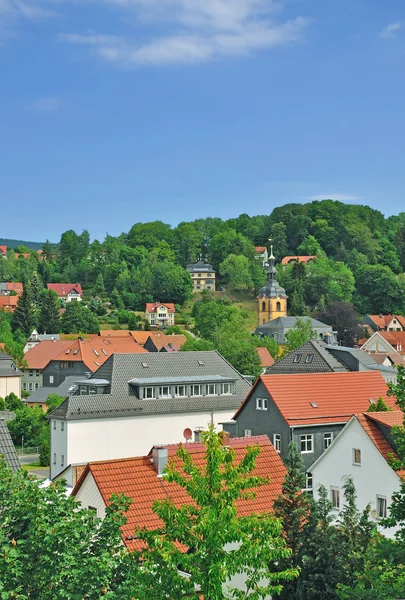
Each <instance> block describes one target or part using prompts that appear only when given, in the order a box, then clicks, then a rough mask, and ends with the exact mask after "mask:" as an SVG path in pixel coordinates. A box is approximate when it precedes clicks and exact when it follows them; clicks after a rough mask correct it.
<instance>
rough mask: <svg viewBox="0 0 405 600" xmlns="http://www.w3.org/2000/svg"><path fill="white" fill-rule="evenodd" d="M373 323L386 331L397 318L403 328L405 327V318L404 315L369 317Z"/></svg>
mask: <svg viewBox="0 0 405 600" xmlns="http://www.w3.org/2000/svg"><path fill="white" fill-rule="evenodd" d="M368 316H369V317H370V319H371V320H372V321H374V323H375V324H376V325H377V327H379V328H381V329H385V328H386V327H388V325H389V324H390V323H391V321H392V319H393V318H394V317H396V319H397V320H398V321H399V323H400V324H401V325H402V327H405V317H403V316H402V315H368Z"/></svg>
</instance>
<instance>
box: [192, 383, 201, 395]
mask: <svg viewBox="0 0 405 600" xmlns="http://www.w3.org/2000/svg"><path fill="white" fill-rule="evenodd" d="M190 396H201V386H200V385H192V386H190Z"/></svg>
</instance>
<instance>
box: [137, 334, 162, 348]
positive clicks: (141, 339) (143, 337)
mask: <svg viewBox="0 0 405 600" xmlns="http://www.w3.org/2000/svg"><path fill="white" fill-rule="evenodd" d="M159 333H160V331H131V335H132V337H133V338H134V340H135V341H136V342H137V343H138V344H139V345H140V346H143V345H144V344H145V343H146V341H147V340H148V339H149V338H150V337H155V336H156V335H159Z"/></svg>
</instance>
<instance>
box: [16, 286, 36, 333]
mask: <svg viewBox="0 0 405 600" xmlns="http://www.w3.org/2000/svg"><path fill="white" fill-rule="evenodd" d="M35 324H36V317H35V305H34V302H33V299H32V294H31V289H30V286H29V285H24V287H23V291H22V293H21V296H20V298H19V300H18V302H17V308H16V309H15V312H14V314H13V323H12V326H13V330H14V331H15V330H16V329H20V330H21V331H22V332H23V334H24V335H25V336H27V337H29V336H30V335H31V333H32V330H33V329H34V328H35Z"/></svg>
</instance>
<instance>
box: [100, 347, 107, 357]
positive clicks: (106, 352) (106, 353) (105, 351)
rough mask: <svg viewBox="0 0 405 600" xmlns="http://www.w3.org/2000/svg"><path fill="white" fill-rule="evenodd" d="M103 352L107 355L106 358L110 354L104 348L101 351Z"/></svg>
mask: <svg viewBox="0 0 405 600" xmlns="http://www.w3.org/2000/svg"><path fill="white" fill-rule="evenodd" d="M101 352H102V353H103V354H105V356H108V353H107V352H106V351H105V350H104V348H103V349H102V350H101Z"/></svg>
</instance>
